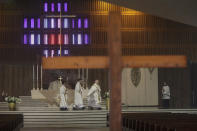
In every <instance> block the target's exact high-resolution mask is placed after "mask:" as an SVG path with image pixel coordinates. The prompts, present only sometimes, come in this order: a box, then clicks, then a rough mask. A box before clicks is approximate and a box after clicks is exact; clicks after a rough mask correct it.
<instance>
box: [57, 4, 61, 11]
mask: <svg viewBox="0 0 197 131" xmlns="http://www.w3.org/2000/svg"><path fill="white" fill-rule="evenodd" d="M57 11H58V12H60V11H61V3H57Z"/></svg>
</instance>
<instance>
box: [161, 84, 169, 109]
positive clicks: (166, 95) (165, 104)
mask: <svg viewBox="0 0 197 131" xmlns="http://www.w3.org/2000/svg"><path fill="white" fill-rule="evenodd" d="M162 101H163V108H169V101H170V87H169V86H168V85H167V84H166V82H164V84H163V87H162Z"/></svg>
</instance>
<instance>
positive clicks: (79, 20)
mask: <svg viewBox="0 0 197 131" xmlns="http://www.w3.org/2000/svg"><path fill="white" fill-rule="evenodd" d="M78 28H81V19H78Z"/></svg>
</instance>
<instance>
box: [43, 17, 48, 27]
mask: <svg viewBox="0 0 197 131" xmlns="http://www.w3.org/2000/svg"><path fill="white" fill-rule="evenodd" d="M44 28H48V21H47V18H44Z"/></svg>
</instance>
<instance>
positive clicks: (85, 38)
mask: <svg viewBox="0 0 197 131" xmlns="http://www.w3.org/2000/svg"><path fill="white" fill-rule="evenodd" d="M84 42H85V44H88V34H85V35H84Z"/></svg>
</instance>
